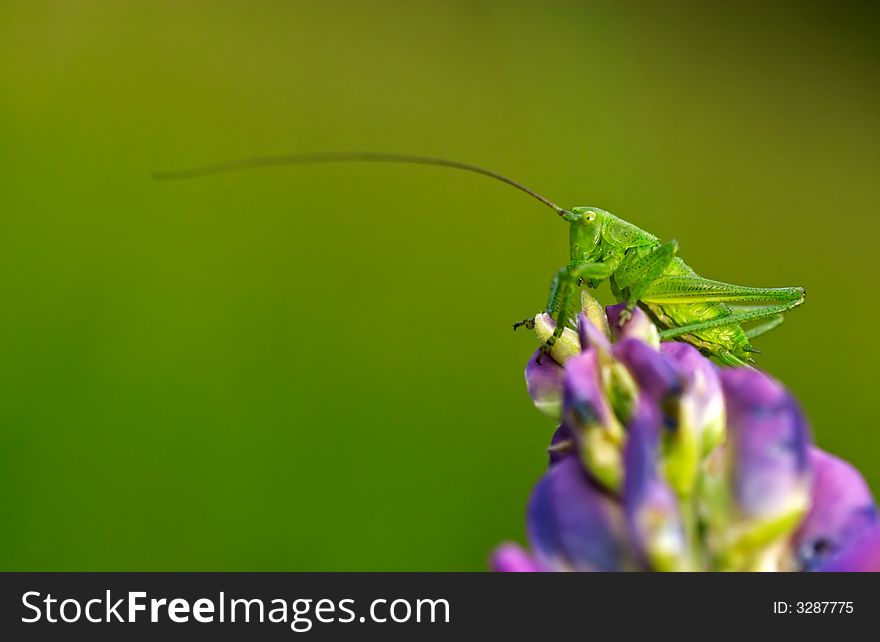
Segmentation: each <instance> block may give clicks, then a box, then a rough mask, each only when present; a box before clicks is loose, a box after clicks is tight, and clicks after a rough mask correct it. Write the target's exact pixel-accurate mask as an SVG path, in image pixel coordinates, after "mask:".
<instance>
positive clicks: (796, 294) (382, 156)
mask: <svg viewBox="0 0 880 642" xmlns="http://www.w3.org/2000/svg"><path fill="white" fill-rule="evenodd" d="M352 161H354V162H358V161H373V162H392V163H410V164H421V165H435V166H440V167H448V168H452V169H458V170H464V171H468V172H474V173H477V174H482V175H484V176H488V177H490V178H492V179H495V180H498V181H501V182H502V183H506V184H507V185H510V186H512V187H515V188H516V189H518V190H520V191H523V192H525V193H526V194H528V195H529V196H531V197H533V198H535V199H536V200H538V201H540V202H541V203H543V204H544V205H546V206H547V207H549V208H551V209H552V210H554V211H555V212H556V214H558V215H559V216H560V217H561V218H562V219H563V220H564V221H566V222H567V223H568V224H569V246H570V254H569V261H568V264H567V265H565V267H563V268H561V269H560V270H559V271H558V272H557V273H556V275H555V277H554V278H553V281H552V283H551V287H550V299H549V302H548V304H547V308H546V311H547V312H548V313H549V314H550V315H551V316H552V317H553V319H554V320H555V321H556V328H555V330H554V333H553V334H552V335H551V336H550V337H549V338H548V339H547V340H546V341H545V342H544V343H543V344H542V346H541V351H542V352H543V353H544V354H548V353H549V352H550V351H551V349H552V348H553V345H554V344H555V343H556V341H557V340H558V339H559V337H560V336H561V335H562V333H563V331H564V329H565V327H567V326H569V327H570V326H572V325H573V323H574V321H573V317H574V316H575V313H576V312H577V309H578V306H579V301H580V297H579V296H578V295H579V293H580V290H581V289H582V288H584V287H587V288H596V287H598V286H599V284H601V283H603V282H604V281H608V282H609V284H610V286H611V291H612V293H613V294H614V296H615V298H616V299H617V301H618V302H619V303H626V306H627V307H626V309H625V310H624V313H623V314H622V315H621V322H623V321H625V320H626V319H627V318H628V316H629V314H631V313H632V310H633V309H634V308H635V306H636V305H638V306H640V307H641V308H642V309H644V310H645V311H646V312H647V313H648V314H649V316H650V317H651V318H652V319H653V321H654V322H655V323H656V325H657V326H658V328H660V338H661V340H677V341H685V342H687V343H690V344H692V345H694V346H695V347H697V348H698V349H699V350H700V351H701V352H702V353H703V354H705V355H707V356H711V357H714V358H716V359H717V360H718V361H720V362H721V363H723V364H726V365H730V366H745V365H748V364H752V363H754V359H753V358H752V356H751V355H752V354H753V353H757V352H759V351H758V350H757V349H756V348H754V347H753V346H752V345H751V339H753V338H755V337H757V336H759V335H761V334H764V333H765V332H767V331H769V330H772V329H773V328H775V327H777V326H778V325H779V324H780V323H782V320H783V313H784V312H787V311H788V310H791V309H792V308H794V307H796V306H799V305H800V304H801V303H803V302H804V298H805V295H806V292H805V290H804V288H802V287H784V288H757V287H747V286H742V285H734V284H732V283H725V282H723V281H714V280H712V279H707V278H704V277H702V276H699V275H698V274H697V273H696V272H694V270H693V269H692V268H691V267H690V266H688V265H687V264H686V263H685V262H684V261H683V260H682V259H681V258H679V256H678V243H677V242H676V241H675V240H671V241H667V242H665V243H664V242H662V241H661V240H660V239H659V238H657V237H656V236H654V235H653V234H650V233H649V232H647V231H645V230H643V229H641V228H640V227H638V226H636V225H634V224H632V223H629V222H627V221H625V220H623V219H621V218H619V217H617V216H615V215H614V214H611V213H610V212H606V211H605V210H602V209H599V208H597V207H572V208H571V209H565V208H563V207H560V206H559V205H557V204H556V203H554V202H553V201H551V200H549V199H547V198H545V197H543V196H541V195H540V194H538V193H537V192H535V191H534V190H531V189H529V188H528V187H526V186H525V185H523V184H521V183H518V182H516V181H514V180H511V179H509V178H507V177H505V176H502V175H501V174H498V173H496V172H493V171H490V170H488V169H484V168H482V167H478V166H476V165H470V164H468V163H460V162H457V161H451V160H446V159H443V158H432V157H425V156H412V155H408V154H389V153H380V152H341V153H322V154H291V155H285V156H269V157H262V158H253V159H248V160H242V161H233V162H228V163H221V164H217V165H209V166H205V167H200V168H196V169H189V170H183V171H176V172H161V173H156V174H154V176H155V177H156V178H160V179H181V178H194V177H198V176H206V175H210V174H217V173H221V172H228V171H237V170H245V169H255V168H260V167H275V166H282V165H304V164H314V163H331V162H352ZM531 324H532V321H531V320H526V321H522V322H519V323H516V324H514V329H516V328H517V327H520V326H531ZM745 324H754V325H751V327H749V328H748V329H745V328H744V327H743V326H744V325H745Z"/></svg>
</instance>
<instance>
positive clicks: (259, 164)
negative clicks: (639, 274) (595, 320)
mask: <svg viewBox="0 0 880 642" xmlns="http://www.w3.org/2000/svg"><path fill="white" fill-rule="evenodd" d="M358 162H374V163H405V164H409V165H434V166H437V167H449V168H451V169H459V170H463V171H466V172H474V173H475V174H482V175H483V176H488V177H489V178H493V179H495V180H496V181H501V182H502V183H506V184H507V185H510V186H511V187H515V188H516V189H518V190H520V191H521V192H525V193H526V194H528V195H529V196H531V197H532V198H534V199H536V200H538V201H540V202H541V203H543V204H544V205H546V206H547V207H549V208H551V209H552V210H553V211H555V212H556V213H557V214H559V216H561V217H563V218H568V217H572V216H574V215H573V214H572V213H571V212H569V211H568V210H567V209H565V208H563V207H560V206H559V205H557V204H556V203H554V202H553V201H551V200H550V199H548V198H545V197H543V196H541V195H540V194H538V193H537V192H536V191H534V190H532V189H529V188H528V187H526V186H525V185H523V184H522V183H518V182H517V181H515V180H513V179H510V178H507V177H506V176H502V175H501V174H498V173H497V172H493V171H492V170H489V169H485V168H483V167H478V166H477V165H471V164H469V163H460V162H458V161H453V160H447V159H445V158H434V157H431V156H413V155H410V154H394V153H386V152H322V153H315V154H308V153H306V154H284V155H279V156H261V157H256V158H248V159H244V160H234V161H227V162H224V163H216V164H214V165H204V166H202V167H195V168H192V169H184V170H177V171H170V172H154V173H153V178H156V179H159V180H180V179H187V178H199V177H202V176H210V175H212V174H223V173H225V172H237V171H241V170H248V169H260V168H263V167H282V166H285V165H315V164H318V163H358Z"/></svg>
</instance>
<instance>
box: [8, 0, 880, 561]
mask: <svg viewBox="0 0 880 642" xmlns="http://www.w3.org/2000/svg"><path fill="white" fill-rule="evenodd" d="M877 27H878V21H877V13H876V10H875V9H871V8H869V7H867V6H859V5H851V6H845V5H842V4H841V3H828V4H825V5H823V4H811V3H804V2H793V3H782V2H780V3H751V4H749V3H745V4H743V3H737V4H736V5H735V6H734V5H731V6H728V7H725V6H721V3H657V4H655V5H645V4H643V3H636V2H584V3H574V2H553V1H546V2H542V3H525V2H509V1H508V2H504V1H501V0H498V1H493V2H483V1H474V0H463V1H460V2H450V1H445V2H417V3H413V2H403V1H400V2H394V1H390V0H373V1H371V2H353V1H349V2H342V1H333V0H313V1H301V2H299V1H298V2H281V1H276V2H267V1H262V2H254V1H250V2H248V1H245V0H241V1H238V2H219V1H211V2H208V1H205V2H189V1H182V0H167V1H164V2H156V1H150V2H146V1H144V2H138V1H131V2H124V3H122V2H113V1H84V0H83V1H71V0H68V1H58V2H40V1H35V0H28V1H21V2H9V1H4V2H2V3H0V294H2V299H3V306H2V313H0V363H2V368H0V507H2V513H3V523H4V527H3V529H2V530H0V568H2V569H3V570H48V569H54V570H122V569H126V570H245V569H247V570H312V569H314V570H386V569H387V570H409V569H421V570H469V569H482V568H485V564H486V559H487V555H488V553H489V551H490V549H491V548H492V547H493V546H494V545H495V544H496V543H497V542H498V541H499V540H502V539H508V538H509V539H519V540H522V538H523V530H524V527H523V521H524V511H525V505H526V501H527V498H528V494H529V492H530V490H531V487H532V485H533V483H534V482H535V480H536V479H537V478H538V476H539V475H540V473H541V471H542V470H543V468H544V464H545V458H544V454H543V452H542V451H543V449H544V447H545V446H546V444H547V442H548V439H549V436H550V434H551V432H552V429H553V426H551V425H550V424H549V423H548V421H547V420H545V419H544V418H543V416H542V415H540V414H539V413H538V412H537V411H535V410H534V409H532V407H531V404H530V401H529V399H528V396H527V395H526V392H525V388H524V384H523V380H522V369H523V366H524V364H525V362H526V360H527V359H528V357H529V355H530V354H531V352H532V350H533V349H534V345H535V344H534V338H533V337H532V336H530V335H529V334H527V333H517V334H514V333H513V332H511V330H510V324H511V322H513V321H515V320H519V319H521V318H523V317H525V316H528V315H530V314H533V313H535V312H536V311H538V310H539V309H540V308H541V307H542V306H543V305H544V303H545V298H546V294H547V287H548V283H549V280H550V277H551V275H552V274H553V272H554V270H555V269H556V268H557V267H559V266H560V265H561V264H563V262H564V261H565V260H566V258H567V254H566V252H567V248H566V243H567V231H566V229H565V227H564V225H563V224H562V223H561V222H560V221H559V220H558V219H557V218H556V217H554V216H553V215H552V213H550V212H549V211H548V210H546V209H544V208H542V207H540V206H539V205H538V204H536V203H534V202H533V201H531V200H530V199H528V198H527V197H525V196H523V195H522V194H520V193H518V192H515V191H514V190H511V189H509V188H507V187H504V186H502V185H499V184H496V183H493V182H491V181H488V180H486V179H483V178H480V177H475V176H472V175H467V174H461V173H456V172H451V171H448V170H443V169H434V168H423V167H405V166H390V165H382V166H367V165H344V166H320V167H308V168H302V167H301V168H293V169H273V170H266V171H260V172H250V173H245V174H238V175H226V176H222V177H214V178H210V179H203V180H199V181H192V182H186V183H173V184H172V183H158V182H155V181H153V180H151V179H150V172H151V171H152V170H154V169H169V168H180V167H187V166H191V165H197V164H202V163H206V162H214V161H218V160H226V159H231V158H237V157H242V156H251V155H257V154H268V153H281V152H291V151H315V150H339V149H373V150H385V151H398V152H409V153H423V154H433V155H441V156H446V157H450V158H455V159H461V160H465V161H470V162H474V163H480V164H483V165H485V166H488V167H491V168H494V169H497V170H498V171H500V172H505V173H508V174H509V175H510V176H512V177H514V178H517V179H519V180H522V181H523V182H525V183H527V184H528V185H530V186H532V187H534V188H535V189H537V190H539V191H541V192H542V193H545V194H546V195H548V196H549V197H551V198H553V199H555V200H558V201H559V202H560V203H562V204H564V205H598V206H600V207H604V208H606V209H609V210H610V211H612V212H615V213H617V214H619V215H621V216H623V217H624V218H626V219H629V220H631V221H633V222H635V223H637V224H638V225H640V226H642V227H644V228H646V229H648V230H650V231H652V232H654V233H655V234H658V235H659V236H661V237H663V238H665V239H667V238H673V237H674V238H677V239H678V240H679V241H680V243H681V254H682V256H683V257H684V258H685V259H686V260H687V261H688V262H689V263H690V264H691V265H692V266H694V267H695V268H696V269H697V270H698V271H699V272H701V273H702V274H704V275H706V276H709V277H713V278H718V279H725V280H731V281H736V282H741V283H744V284H748V285H766V286H780V285H804V286H806V287H807V289H808V291H809V297H808V301H807V304H806V305H805V306H804V307H803V308H801V309H798V310H796V311H794V312H792V313H791V314H789V315H788V316H787V320H786V323H785V325H784V326H783V327H782V328H781V329H780V330H778V331H775V332H773V333H771V334H769V335H767V336H766V337H763V338H761V339H760V340H758V342H757V345H758V346H759V347H760V348H762V349H763V350H764V352H765V354H764V356H762V357H761V359H760V363H761V365H762V367H764V368H766V369H767V370H769V371H770V372H771V373H772V374H774V375H775V376H777V377H779V378H781V379H782V380H783V381H785V382H786V383H787V384H788V385H789V386H790V387H791V389H792V390H793V391H794V392H795V393H796V394H797V395H798V396H799V397H800V398H801V400H802V401H803V404H804V406H805V407H806V410H807V412H808V414H809V416H810V417H811V420H812V423H813V426H814V432H815V434H816V437H817V439H818V441H819V443H820V444H821V445H822V446H824V447H825V448H827V449H829V450H831V451H832V452H834V453H837V454H839V455H841V456H843V457H845V458H847V459H849V460H851V461H852V462H854V463H855V464H856V465H857V466H858V467H859V468H861V469H862V470H863V471H864V473H865V475H866V476H867V477H868V478H869V480H870V482H871V484H872V486H873V488H874V489H875V491H876V490H880V471H878V466H877V463H878V461H880V436H878V431H877V411H876V404H875V403H874V402H875V401H876V398H875V396H874V395H876V379H875V375H874V374H872V373H873V372H874V371H872V370H870V368H871V367H872V366H873V365H875V364H876V362H877V360H878V357H880V348H878V345H877V343H876V342H875V341H874V340H873V339H872V337H873V334H872V331H871V328H872V327H873V324H874V322H875V319H876V315H877V313H878V310H880V304H878V298H877V296H878V293H877V291H876V286H877V283H878V279H877V273H878V272H877V267H876V264H875V259H876V257H877V255H878V252H877V249H876V239H877V235H878V233H880V220H878V216H877V204H878V202H880V181H878V170H880V151H878V150H880V119H878V117H877V114H878V112H877V105H878V99H880V85H878V83H877V77H878V60H880V45H878V40H877V37H876V36H877Z"/></svg>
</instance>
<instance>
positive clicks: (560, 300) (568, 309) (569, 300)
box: [541, 260, 618, 354]
mask: <svg viewBox="0 0 880 642" xmlns="http://www.w3.org/2000/svg"><path fill="white" fill-rule="evenodd" d="M617 264H618V262H617V261H616V260H615V261H611V262H609V263H573V264H570V265H568V266H566V267H564V268H562V269H561V270H559V272H557V273H556V276H555V277H554V279H553V283H552V284H551V285H550V301H549V302H548V303H547V312H549V313H550V315H551V316H552V317H553V320H554V321H556V328H555V330H554V331H553V334H552V335H551V336H550V337H549V338H548V339H547V340H546V341H545V342H544V344H543V345H542V346H541V351H542V352H544V353H545V354H549V353H550V350H551V349H552V348H553V345H554V344H555V343H556V341H557V340H558V339H559V337H561V336H562V332H563V330H565V326H566V324H567V323H568V320H569V319H570V318H572V317H573V316H574V313H575V311H576V306H577V305H578V304H579V299H578V298H577V297H575V293H576V292H577V291H578V288H579V287H580V284H581V283H583V282H584V281H588V282H590V283H595V282H599V281H604V280H605V279H607V278H608V277H610V276H611V275H612V274H613V273H614V270H615V269H616V268H617Z"/></svg>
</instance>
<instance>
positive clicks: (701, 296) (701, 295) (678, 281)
mask: <svg viewBox="0 0 880 642" xmlns="http://www.w3.org/2000/svg"><path fill="white" fill-rule="evenodd" d="M805 295H806V292H805V291H804V289H803V288H752V287H747V286H744V285H734V284H732V283H724V282H723V281H713V280H712V279H705V278H703V277H701V276H664V277H662V278H659V279H657V280H656V281H654V282H653V283H651V284H650V285H649V286H648V287H647V288H646V289H645V291H644V292H643V293H642V297H641V299H640V300H642V301H645V302H648V303H708V302H718V303H722V302H736V301H740V302H743V301H767V302H775V301H780V302H794V301H796V302H797V303H796V305H799V304H800V303H803V301H804V297H805ZM792 307H794V306H792Z"/></svg>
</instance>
